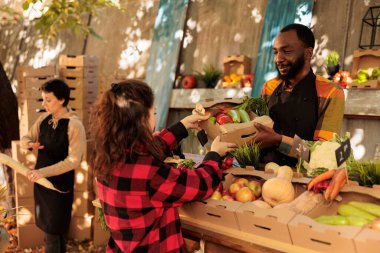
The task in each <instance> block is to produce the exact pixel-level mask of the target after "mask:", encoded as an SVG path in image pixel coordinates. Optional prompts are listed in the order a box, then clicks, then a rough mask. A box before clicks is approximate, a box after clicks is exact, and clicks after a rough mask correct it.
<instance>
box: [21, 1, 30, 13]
mask: <svg viewBox="0 0 380 253" xmlns="http://www.w3.org/2000/svg"><path fill="white" fill-rule="evenodd" d="M29 4H30V3H29V1H25V2H24V3H23V4H22V9H23V10H24V11H26V10H27V9H29Z"/></svg>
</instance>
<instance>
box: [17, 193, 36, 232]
mask: <svg viewBox="0 0 380 253" xmlns="http://www.w3.org/2000/svg"><path fill="white" fill-rule="evenodd" d="M16 206H17V207H18V208H17V209H16V221H17V226H23V225H28V224H35V212H34V210H35V209H34V197H33V196H32V197H28V198H21V197H17V198H16Z"/></svg>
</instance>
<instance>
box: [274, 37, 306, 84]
mask: <svg viewBox="0 0 380 253" xmlns="http://www.w3.org/2000/svg"><path fill="white" fill-rule="evenodd" d="M273 53H274V63H275V65H276V69H277V71H278V74H279V77H280V78H281V79H283V80H289V79H292V78H294V77H295V76H296V75H297V74H298V73H299V72H300V71H301V70H302V69H303V67H304V65H305V46H304V43H303V42H302V41H300V40H299V39H298V37H297V33H296V31H294V30H291V31H287V32H280V33H279V35H278V36H277V38H276V39H275V41H274V44H273Z"/></svg>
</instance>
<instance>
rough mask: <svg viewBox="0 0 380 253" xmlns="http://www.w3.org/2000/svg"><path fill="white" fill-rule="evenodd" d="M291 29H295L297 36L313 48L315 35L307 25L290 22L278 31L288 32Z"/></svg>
mask: <svg viewBox="0 0 380 253" xmlns="http://www.w3.org/2000/svg"><path fill="white" fill-rule="evenodd" d="M291 30H295V31H296V33H297V37H298V39H299V40H301V41H302V42H303V43H304V44H305V45H306V46H307V47H311V48H314V46H315V37H314V34H313V32H312V31H311V30H310V28H309V27H307V26H305V25H301V24H296V23H294V24H290V25H287V26H285V27H284V28H282V29H281V31H280V32H288V31H291Z"/></svg>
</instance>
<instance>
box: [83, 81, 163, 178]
mask: <svg viewBox="0 0 380 253" xmlns="http://www.w3.org/2000/svg"><path fill="white" fill-rule="evenodd" d="M153 102H154V96H153V91H152V89H151V88H150V87H149V86H148V85H147V84H146V83H144V82H142V81H138V80H134V79H129V80H126V81H123V82H120V83H116V84H112V88H111V89H110V90H108V91H106V92H105V93H104V94H103V96H102V97H101V98H100V100H98V101H97V102H96V104H95V105H94V107H93V108H92V111H91V116H90V131H91V135H92V139H93V142H94V145H93V148H94V152H93V155H92V157H91V159H90V165H91V167H92V169H93V170H94V173H95V176H97V178H98V179H100V180H106V179H107V178H108V177H109V176H110V175H111V173H112V170H113V169H114V168H115V167H116V166H117V165H118V163H120V162H122V163H123V162H124V161H125V159H126V156H127V151H126V150H128V152H130V155H131V157H134V156H135V155H139V154H141V153H142V152H141V146H142V147H144V148H145V149H146V150H147V151H148V152H149V153H151V154H152V155H154V156H157V157H160V156H161V152H162V151H161V149H160V146H159V144H158V143H157V142H155V141H154V139H153V133H152V129H151V127H150V125H149V109H151V108H152V107H153Z"/></svg>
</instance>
